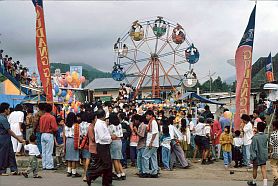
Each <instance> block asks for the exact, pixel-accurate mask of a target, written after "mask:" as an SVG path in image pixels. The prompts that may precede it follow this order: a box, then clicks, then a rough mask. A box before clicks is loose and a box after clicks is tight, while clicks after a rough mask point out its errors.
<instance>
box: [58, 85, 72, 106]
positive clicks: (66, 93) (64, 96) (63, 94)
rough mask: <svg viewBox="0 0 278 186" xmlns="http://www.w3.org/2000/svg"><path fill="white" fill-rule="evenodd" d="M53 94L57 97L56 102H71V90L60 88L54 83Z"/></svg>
mask: <svg viewBox="0 0 278 186" xmlns="http://www.w3.org/2000/svg"><path fill="white" fill-rule="evenodd" d="M53 95H54V96H55V97H58V102H68V103H72V102H73V92H72V91H71V90H62V89H60V88H59V86H58V85H54V90H53Z"/></svg>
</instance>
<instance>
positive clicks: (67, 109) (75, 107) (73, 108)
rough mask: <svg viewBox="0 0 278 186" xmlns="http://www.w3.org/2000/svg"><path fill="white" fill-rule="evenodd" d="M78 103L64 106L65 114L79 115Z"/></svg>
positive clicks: (74, 102) (79, 103)
mask: <svg viewBox="0 0 278 186" xmlns="http://www.w3.org/2000/svg"><path fill="white" fill-rule="evenodd" d="M80 105H81V102H80V101H73V102H71V103H69V104H64V108H63V110H65V112H66V114H68V113H70V112H74V113H79V112H80Z"/></svg>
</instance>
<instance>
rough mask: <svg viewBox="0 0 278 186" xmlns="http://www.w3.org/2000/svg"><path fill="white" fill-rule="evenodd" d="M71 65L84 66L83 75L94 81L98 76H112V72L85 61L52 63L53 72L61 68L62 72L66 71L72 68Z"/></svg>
mask: <svg viewBox="0 0 278 186" xmlns="http://www.w3.org/2000/svg"><path fill="white" fill-rule="evenodd" d="M70 66H82V67H83V76H85V77H86V79H87V80H89V82H90V81H92V80H94V79H96V78H107V77H111V73H109V72H103V71H100V70H98V69H96V68H94V67H92V66H90V65H88V64H83V63H72V64H64V63H51V67H50V68H51V73H54V71H55V69H57V68H59V69H61V72H62V73H65V72H67V71H69V70H70Z"/></svg>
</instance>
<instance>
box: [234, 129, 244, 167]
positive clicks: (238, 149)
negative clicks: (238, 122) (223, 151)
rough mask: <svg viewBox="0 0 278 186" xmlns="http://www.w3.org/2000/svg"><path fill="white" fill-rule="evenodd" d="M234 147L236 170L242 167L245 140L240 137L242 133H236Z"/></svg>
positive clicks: (237, 131)
mask: <svg viewBox="0 0 278 186" xmlns="http://www.w3.org/2000/svg"><path fill="white" fill-rule="evenodd" d="M233 145H234V149H233V150H234V153H233V156H234V161H235V166H234V167H235V168H238V167H242V145H243V140H242V138H241V137H240V131H239V130H236V131H235V138H234V140H233Z"/></svg>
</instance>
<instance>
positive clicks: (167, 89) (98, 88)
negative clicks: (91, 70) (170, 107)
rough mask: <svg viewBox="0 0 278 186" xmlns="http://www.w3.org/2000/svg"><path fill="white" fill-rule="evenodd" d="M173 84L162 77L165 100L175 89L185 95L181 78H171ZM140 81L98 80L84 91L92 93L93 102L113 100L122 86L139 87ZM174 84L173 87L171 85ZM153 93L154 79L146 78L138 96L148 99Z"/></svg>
mask: <svg viewBox="0 0 278 186" xmlns="http://www.w3.org/2000/svg"><path fill="white" fill-rule="evenodd" d="M169 79H170V81H171V83H170V82H169V81H168V79H167V78H166V76H160V78H159V83H160V88H161V90H160V93H161V97H162V98H163V99H166V98H167V97H168V96H169V94H170V93H171V91H172V90H173V88H172V87H174V88H175V89H176V90H177V91H179V92H181V93H183V92H184V91H185V87H184V86H183V83H182V82H181V78H180V77H179V76H177V75H173V76H169ZM138 81H139V78H138V77H126V78H125V79H124V80H123V81H115V80H114V79H112V78H98V79H95V80H93V81H92V82H91V83H89V84H88V85H87V86H86V87H85V88H84V89H85V90H88V91H89V92H90V94H89V97H90V100H92V97H93V98H95V99H99V98H104V99H107V97H112V98H113V99H115V98H117V97H118V94H119V88H120V84H122V83H125V84H132V85H133V87H135V86H136V85H137V83H138ZM171 84H172V85H171ZM151 92H152V79H151V77H146V78H145V80H144V82H143V84H142V87H141V89H140V92H139V94H138V97H139V98H148V97H151Z"/></svg>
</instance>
